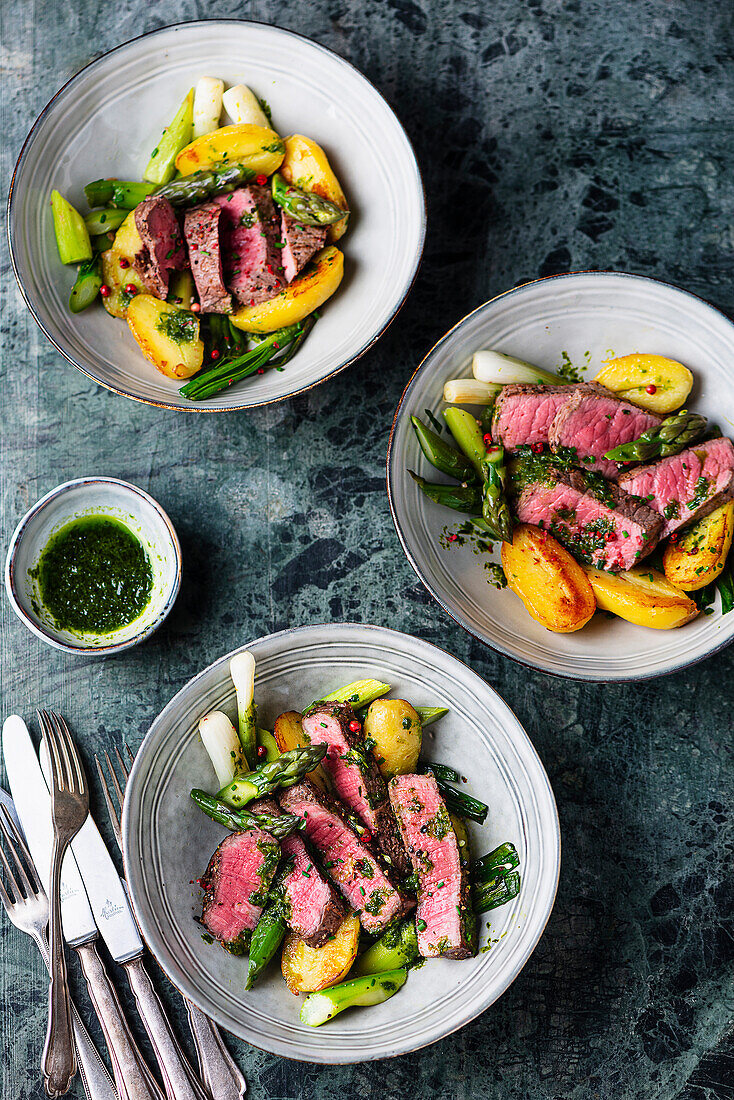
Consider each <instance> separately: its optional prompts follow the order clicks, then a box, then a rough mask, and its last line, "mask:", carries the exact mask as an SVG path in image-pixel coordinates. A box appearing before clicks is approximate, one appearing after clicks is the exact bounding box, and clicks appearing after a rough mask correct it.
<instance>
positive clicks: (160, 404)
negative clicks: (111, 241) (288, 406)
mask: <svg viewBox="0 0 734 1100" xmlns="http://www.w3.org/2000/svg"><path fill="white" fill-rule="evenodd" d="M210 23H216V24H223V25H225V24H226V25H230V26H232V25H236V26H240V25H242V24H246V25H252V26H256V27H265V28H267V29H268V30H270V31H275V32H276V33H278V34H283V35H287V36H289V37H291V38H295V39H298V40H300V41H301V42H305V43H308V45H310V46H313V47H314V48H315V49H317V50H320V51H322V52H323V53H325V54H327V55H329V56H330V57H331V58H333V59H335V60H336V61H337V62H339V63H340V64H341V65H343V66H346V67H347V68H349V69H351V70H352V71H353V72H354V73H356V74H357V76H358V77H360V78H361V79H362V80H363V81H364V82H365V83H366V84H367V85H368V86H369V87H370V88H371V89H372V91H373V92H374V93H375V94H376V95H377V96H379V98H380V99H381V100H382V101H383V103H384V104H385V106H386V108H387V109H388V111H389V112H390V114H391V115H392V116H393V118H394V119H395V122H396V124H397V126H398V129H399V130H400V132H401V133H402V136H403V138H404V140H405V144H406V147H407V149H408V151H409V153H410V156H411V159H412V165H413V169H414V172H415V182H417V184H418V194H419V196H420V234H419V241H418V247H417V249H416V254H415V258H414V261H413V267H412V271H411V273H410V274H409V276H408V278H407V280H406V282H405V284H404V286H403V288H402V290H401V292H400V297H399V299H398V301H397V302H396V304H395V306H394V307H393V309H392V312H391V313H390V314H389V316H387V317H386V318H385V320H384V321H383V322H382V323H381V325H380V327H379V328H378V330H377V332H375V333H374V335H373V336H371V337H370V338H369V339H368V340H367V342H366V343H365V344H363V345H362V347H361V348H359V349H358V350H357V351H356V352H355V353H354V355H352V356H350V357H349V358H348V359H346V360H345V361H344V362H343V363H341V364H340V365H339V366H338V367H335V368H334V370H332V371H330V372H329V373H328V374H326V375H324V377H323V378H319V379H317V380H316V381H315V382H309V383H308V384H306V385H303V386H300V387H299V388H298V389H295V390H293V391H292V392H290V393H286V394H283V395H281V396H280V397H270V398H268V399H267V400H264V401H245V402H243V403H242V404H239V405H233V406H232V407H230V408H216V407H212V406H204V405H202V404H200V403H198V402H195V401H194V402H191V407H189V406H188V405H184V406H181V405H173V404H170V403H169V402H168V401H154V400H152V399H151V398H147V397H141V396H140V395H139V394H134V393H130V392H129V391H128V390H126V389H124V388H123V387H121V386H115V385H113V384H112V383H110V382H105V381H104V380H102V379H100V378H97V377H96V376H95V375H94V374H93V373H92V372H91V371H90V370H89V369H88V368H87V367H85V366H84V365H83V363H81V362H79V361H78V360H77V359H75V358H74V356H73V355H71V354H70V353H69V352H67V351H66V350H65V349H64V348H63V347H62V346H61V344H59V343H58V342H57V341H56V340H55V339H54V337H53V336H52V335H51V333H50V332H49V331H48V329H47V328H46V326H45V325H44V323H43V321H42V320H41V318H40V316H39V314H38V312H37V311H36V309H35V307H34V305H33V302H32V300H31V296H30V294H29V293H28V291H27V290H26V287H25V284H24V283H23V280H22V278H21V276H20V272H19V269H18V264H17V263H16V245H15V240H14V232H13V230H14V203H15V193H16V188H15V183H16V176H17V174H18V172H19V171H20V168H21V167H22V165H23V162H24V161H25V158H26V156H27V155H28V153H29V151H30V148H31V146H32V144H33V141H34V138H35V134H36V131H37V129H38V127H39V126H40V124H41V123H42V121H43V120H44V118H45V117H46V115H47V114H48V113H49V111H51V109H52V108H53V106H54V104H55V102H56V100H57V99H58V98H59V97H60V96H62V95H63V94H64V93H65V92H66V91H67V90H68V89H69V88H70V86H71V85H72V84H73V83H74V81H75V80H77V78H78V77H80V76H81V75H82V74H83V73H86V72H87V71H89V70H91V69H93V68H94V67H95V66H96V65H99V64H101V63H102V62H103V61H106V60H107V58H109V57H110V56H111V55H112V54H114V53H117V51H119V50H123V49H126V48H127V47H128V46H131V45H133V44H134V43H136V42H139V41H141V40H142V39H144V38H151V37H153V36H154V35H158V34H163V33H165V32H166V31H170V30H175V29H176V28H179V27H200V26H203V25H206V24H210ZM6 221H7V232H8V245H9V251H10V263H11V265H12V268H13V274H14V275H15V281H16V283H17V284H18V289H19V290H20V293H21V297H22V298H23V301H24V303H25V305H26V307H27V309H28V311H29V313H30V314H31V316H32V317H33V320H34V321H35V322H36V324H37V325H38V327H39V328H40V330H41V332H42V333H43V335H44V336H45V337H46V339H47V340H48V341H49V343H50V344H51V345H52V346H53V347H54V348H55V349H56V351H58V352H59V353H60V354H61V355H63V357H64V359H66V360H67V362H69V363H71V365H72V366H74V367H76V368H77V370H80V371H81V372H82V374H84V375H85V376H86V377H87V378H89V380H90V381H91V382H94V383H95V385H98V386H102V387H103V388H104V389H106V390H109V391H110V392H111V393H116V394H119V395H120V396H121V397H127V398H128V399H129V400H131V401H138V402H139V403H140V404H142V405H152V406H153V407H155V408H158V409H167V410H170V411H171V412H183V413H186V412H191V413H229V412H241V411H242V410H243V409H257V408H262V407H263V406H265V405H274V404H276V403H277V402H279V401H288V400H290V398H292V397H297V396H299V395H300V394H303V393H307V392H308V391H309V390H312V389H314V388H315V387H316V386H320V385H321V384H322V383H323V382H328V381H329V379H331V378H334V377H335V376H336V375H337V374H340V373H341V371H343V370H346V368H347V367H349V366H351V365H352V363H356V362H357V360H358V359H361V358H362V356H364V355H366V353H367V352H368V351H369V350H370V348H371V347H373V346H374V345H375V344H376V343H377V341H378V340H379V339H380V338H381V337H382V335H383V334H384V333H385V331H386V330H387V329H388V328H389V326H390V325H391V324H392V322H393V321H394V320H395V318H396V317H397V315H398V313H399V312H400V310H401V309H402V308H403V306H404V305H405V302H406V300H407V298H408V295H409V294H410V292H411V290H412V289H413V286H414V284H415V280H416V278H417V277H418V271H419V270H420V266H421V263H422V260H423V250H424V247H425V241H426V230H427V214H426V189H425V185H424V183H423V176H422V175H421V170H420V166H419V164H418V157H417V155H416V151H415V146H414V144H413V142H412V140H411V139H410V137H409V136H408V133H407V131H406V129H405V127H404V126H403V124H402V122H401V121H400V119H399V118H398V116H397V113H396V112H395V111H394V110H393V108H392V106H391V105H390V103H389V102H388V101H387V99H386V97H385V96H384V95H383V94H382V92H381V91H380V90H379V88H377V86H376V85H375V84H374V83H373V82H372V81H371V80H370V79H369V77H367V76H365V74H364V73H363V72H362V71H361V70H360V69H358V68H357V66H356V65H354V64H352V62H351V61H348V60H347V59H346V58H344V57H342V56H341V54H338V53H336V52H335V51H334V50H331V49H329V47H328V46H324V45H322V44H321V43H320V42H317V41H316V40H315V39H313V38H309V37H308V35H305V34H301V33H299V32H298V31H293V30H290V29H288V28H286V27H280V26H278V25H277V24H274V23H266V22H264V21H263V20H261V19H231V18H230V19H227V18H215V19H182V20H179V21H178V22H176V23H167V24H166V25H165V26H163V27H156V28H155V29H154V30H151V31H145V32H144V33H143V34H138V35H135V36H134V37H133V38H129V39H127V40H126V41H125V42H120V43H119V45H117V46H113V47H112V49H110V50H106V51H105V52H104V53H103V54H101V55H100V56H99V57H95V58H94V60H93V61H89V62H88V63H87V64H86V65H83V66H82V68H81V69H79V70H77V72H75V73H73V74H72V75H71V76H70V77H69V79H68V80H66V81H65V82H64V84H62V86H61V87H60V88H59V89H58V91H57V92H56V93H55V94H54V95H53V96H52V97H51V99H49V101H48V102H47V103H46V105H45V107H44V108H43V109H42V110H41V111H40V113H39V114H38V116H37V117H36V120H35V121H34V123H33V125H32V126H31V128H30V130H29V131H28V134H27V136H26V138H25V141H24V142H23V145H22V146H21V150H20V153H19V154H18V158H17V160H16V162H15V165H14V167H13V172H12V175H11V177H10V187H9V190H8V201H7V205H6ZM245 392H246V390H245Z"/></svg>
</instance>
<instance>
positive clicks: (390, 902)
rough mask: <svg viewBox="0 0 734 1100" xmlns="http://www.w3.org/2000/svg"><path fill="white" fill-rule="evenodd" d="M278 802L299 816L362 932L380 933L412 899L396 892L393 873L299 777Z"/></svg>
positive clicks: (331, 804)
mask: <svg viewBox="0 0 734 1100" xmlns="http://www.w3.org/2000/svg"><path fill="white" fill-rule="evenodd" d="M278 801H279V802H280V805H281V807H282V808H283V809H284V810H287V811H288V813H291V814H298V816H299V817H302V818H303V819H304V821H305V827H304V832H305V834H306V838H307V840H308V842H309V843H310V844H311V845H313V847H314V848H315V849H316V851H317V852H318V853H319V855H320V857H321V866H322V867H323V869H324V870H325V871H326V873H327V874H328V875H329V877H330V878H331V880H332V882H334V883H335V884H336V886H337V888H338V889H339V891H340V892H341V893H342V894H343V896H344V897H345V898H346V900H347V902H348V904H349V905H350V906H351V907H352V909H354V911H355V912H356V913H357V914H358V915H359V919H360V921H361V922H362V927H363V928H364V929H365V931H367V932H372V933H377V934H379V933H380V932H382V931H383V930H384V929H385V928H387V926H388V924H390V922H391V921H393V920H395V918H396V917H402V916H403V914H404V913H406V912H407V911H408V909H410V908H411V907H412V905H413V901H412V899H410V898H407V897H405V896H404V895H403V894H401V893H400V891H399V890H398V888H397V886H396V885H395V881H394V876H393V873H392V872H391V871H387V870H385V869H384V868H383V867H382V866H381V864H380V863H379V862H378V860H377V858H376V856H375V853H374V851H373V850H372V848H371V847H370V846H369V845H368V844H366V843H365V842H364V841H363V840H361V839H360V838H359V836H358V835H357V833H356V832H355V830H354V829H353V828H352V827H351V825H350V824H349V822H348V821H347V820H346V819H345V816H344V811H343V810H342V809H341V807H340V806H339V805H338V803H337V802H336V801H335V800H334V799H332V798H330V797H329V796H328V795H325V794H321V793H320V792H319V791H318V790H317V789H316V788H315V787H314V785H313V784H312V783H310V782H309V781H308V780H302V781H301V782H300V783H297V784H295V786H293V787H289V788H288V789H287V790H284V791H281V792H280V795H279V797H278Z"/></svg>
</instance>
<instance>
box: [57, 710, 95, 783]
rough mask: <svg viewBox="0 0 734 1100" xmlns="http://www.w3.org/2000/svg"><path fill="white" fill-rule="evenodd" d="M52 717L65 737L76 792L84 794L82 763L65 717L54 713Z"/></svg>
mask: <svg viewBox="0 0 734 1100" xmlns="http://www.w3.org/2000/svg"><path fill="white" fill-rule="evenodd" d="M52 717H53V718H54V720H55V721H56V723H57V726H58V727H60V728H61V731H62V733H63V734H64V737H65V739H66V745H67V748H68V750H69V755H70V756H71V761H72V770H73V773H74V774H75V778H76V784H77V792H78V793H79V794H84V793H85V788H86V785H87V781H86V776H85V774H84V767H83V765H82V760H81V756H80V755H79V749H78V748H77V747H76V745H75V744H74V738H73V737H72V736H71V734H70V732H69V727H68V726H67V724H66V719H65V718H64V716H63V715H61V714H54V715H52Z"/></svg>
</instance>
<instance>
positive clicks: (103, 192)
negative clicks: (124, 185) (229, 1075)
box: [84, 180, 117, 206]
mask: <svg viewBox="0 0 734 1100" xmlns="http://www.w3.org/2000/svg"><path fill="white" fill-rule="evenodd" d="M116 182H117V181H116V180H92V182H91V183H88V184H87V186H86V187H85V188H84V195H85V197H86V200H87V202H88V203H89V205H90V206H106V205H107V203H110V202H112V195H113V193H114V190H115V183H116Z"/></svg>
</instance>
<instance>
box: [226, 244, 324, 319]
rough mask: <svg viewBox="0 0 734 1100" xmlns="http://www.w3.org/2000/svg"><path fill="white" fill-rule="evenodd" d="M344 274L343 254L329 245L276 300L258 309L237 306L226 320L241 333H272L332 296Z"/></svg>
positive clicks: (303, 316) (306, 313)
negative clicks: (242, 331)
mask: <svg viewBox="0 0 734 1100" xmlns="http://www.w3.org/2000/svg"><path fill="white" fill-rule="evenodd" d="M343 274H344V255H343V253H341V252H340V251H339V249H338V248H334V246H333V245H330V246H329V247H328V248H325V249H323V251H321V252H319V253H318V255H316V256H315V257H314V259H313V262H312V264H309V265H308V266H307V267H305V268H304V269H303V271H302V272H301V274H300V275H297V276H296V278H295V279H294V280H293V282H292V283H290V284H289V285H288V286H287V287H285V288H284V289H283V290H281V292H280V294H278V296H277V297H276V298H271V299H270V301H269V302H262V303H261V304H260V305H258V306H241V307H240V309H238V310H236V311H235V312H234V313H231V314H230V317H229V319H230V321H231V322H232V324H233V325H235V327H236V328H239V329H243V330H244V331H245V332H275V331H276V329H279V328H285V327H286V326H287V325H295V324H297V323H298V322H299V321H303V320H304V319H305V318H306V317H308V315H309V314H310V313H313V311H314V310H315V309H318V308H319V306H322V305H323V304H324V302H325V301H326V300H327V299H328V298H330V297H331V296H332V294H333V293H334V291H335V290H336V288H337V287H338V286H339V283H340V282H341V281H342V275H343Z"/></svg>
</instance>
